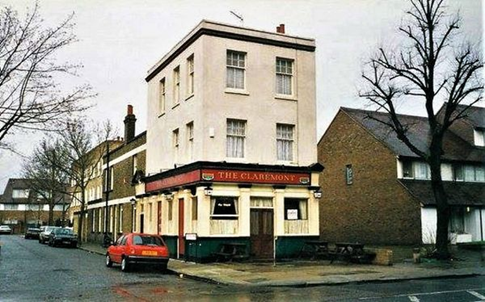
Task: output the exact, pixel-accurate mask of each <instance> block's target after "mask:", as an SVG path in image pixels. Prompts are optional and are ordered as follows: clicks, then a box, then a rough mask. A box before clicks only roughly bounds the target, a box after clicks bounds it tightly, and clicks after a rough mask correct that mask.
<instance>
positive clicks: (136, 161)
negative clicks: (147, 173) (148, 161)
mask: <svg viewBox="0 0 485 302" xmlns="http://www.w3.org/2000/svg"><path fill="white" fill-rule="evenodd" d="M137 170H138V155H136V154H135V155H133V175H135V173H136V171H137Z"/></svg>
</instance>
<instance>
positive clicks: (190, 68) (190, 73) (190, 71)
mask: <svg viewBox="0 0 485 302" xmlns="http://www.w3.org/2000/svg"><path fill="white" fill-rule="evenodd" d="M193 93H194V55H191V56H190V57H189V58H188V59H187V94H188V95H192V94H193Z"/></svg>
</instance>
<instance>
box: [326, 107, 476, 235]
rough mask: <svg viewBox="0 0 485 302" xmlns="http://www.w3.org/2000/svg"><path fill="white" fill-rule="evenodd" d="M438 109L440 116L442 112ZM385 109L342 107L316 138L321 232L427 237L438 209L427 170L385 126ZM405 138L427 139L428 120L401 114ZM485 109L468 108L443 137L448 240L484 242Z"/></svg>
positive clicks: (420, 142)
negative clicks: (320, 166) (320, 167)
mask: <svg viewBox="0 0 485 302" xmlns="http://www.w3.org/2000/svg"><path fill="white" fill-rule="evenodd" d="M441 112H442V111H440V112H439V113H438V114H441ZM369 115H373V116H374V117H376V118H378V119H380V120H385V119H389V116H388V115H387V114H385V113H376V112H371V111H364V110H356V109H349V108H340V110H339V112H338V113H337V115H336V116H335V118H334V119H333V121H332V123H331V124H330V126H329V127H328V129H327V131H326V132H325V134H324V135H323V136H322V138H321V139H320V141H319V143H318V160H319V162H321V163H325V171H324V172H323V176H322V178H321V179H320V185H321V187H322V191H323V197H322V199H321V201H320V202H321V204H320V232H321V236H322V238H324V239H326V240H330V241H360V242H364V243H366V244H367V243H370V244H421V243H432V242H433V241H434V240H435V236H436V208H435V201H434V196H433V193H432V191H431V186H430V170H429V167H428V165H427V164H426V163H425V162H423V161H422V160H420V158H418V157H417V156H416V155H415V154H414V153H413V152H411V150H409V149H408V148H407V146H406V145H405V144H404V143H402V142H401V141H400V140H399V139H398V138H397V137H396V135H395V134H394V132H392V131H391V130H389V129H388V128H387V127H386V126H384V125H382V124H381V123H379V122H377V121H375V120H372V119H370V118H369ZM400 118H401V120H402V121H403V122H404V123H405V124H407V125H409V126H410V132H409V137H410V140H411V141H412V142H413V143H414V144H416V145H417V146H418V147H419V148H420V149H421V150H423V149H424V148H425V147H426V146H427V144H428V143H429V139H428V138H429V136H428V132H429V127H428V123H427V119H426V118H424V117H418V116H404V115H402V116H400ZM484 118H485V109H484V108H480V107H472V108H471V109H470V110H469V111H468V117H467V118H466V119H463V120H459V121H458V122H457V123H456V124H455V125H454V126H453V127H452V128H451V131H448V133H447V134H446V136H445V138H444V152H445V153H444V155H443V164H442V168H441V170H442V176H443V180H444V182H445V190H446V193H447V194H448V199H449V200H448V202H449V204H450V205H451V206H452V216H451V221H450V226H449V227H450V228H449V230H450V241H451V242H469V241H482V240H484V233H485V223H484V221H485V209H484V205H485V148H484V147H483V146H484V145H485V141H484V135H483V133H484V130H485V120H484Z"/></svg>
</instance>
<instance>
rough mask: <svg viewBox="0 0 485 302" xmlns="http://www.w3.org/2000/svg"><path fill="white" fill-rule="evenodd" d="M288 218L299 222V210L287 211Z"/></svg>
mask: <svg viewBox="0 0 485 302" xmlns="http://www.w3.org/2000/svg"><path fill="white" fill-rule="evenodd" d="M286 217H287V218H288V220H297V219H298V210H297V209H288V210H286Z"/></svg>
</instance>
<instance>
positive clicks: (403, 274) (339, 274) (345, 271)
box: [80, 243, 485, 287]
mask: <svg viewBox="0 0 485 302" xmlns="http://www.w3.org/2000/svg"><path fill="white" fill-rule="evenodd" d="M80 248H81V249H83V250H86V251H88V252H91V253H96V254H100V255H105V253H106V249H105V248H103V247H101V246H100V245H94V244H88V243H84V244H83V245H82V246H81V247H80ZM482 253H484V252H483V251H470V250H465V249H458V250H456V251H455V256H456V257H457V260H454V261H446V262H438V261H431V260H430V261H426V262H424V261H423V262H422V263H419V264H415V263H413V262H412V259H400V260H399V262H397V263H394V264H393V265H392V266H383V265H367V264H354V263H345V262H339V261H335V262H333V263H332V264H331V263H330V261H328V260H315V261H310V260H293V261H285V262H276V263H273V262H230V263H208V264H201V263H193V262H185V261H182V260H176V259H170V261H169V263H168V269H169V270H170V271H172V272H173V273H175V274H177V275H178V276H180V277H181V278H191V279H196V280H201V281H205V282H211V283H217V284H226V285H246V286H274V287H277V286H288V287H304V286H317V285H340V284H347V283H364V282H395V281H403V280H415V279H432V278H453V277H455V278H456V277H470V276H477V275H485V261H483V257H484V255H482ZM409 256H410V258H412V254H411V255H409Z"/></svg>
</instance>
